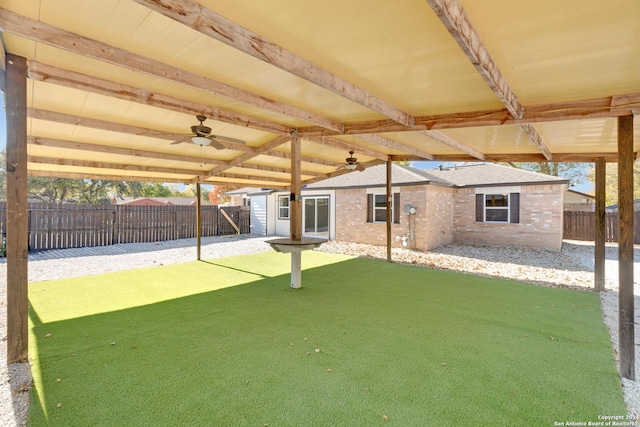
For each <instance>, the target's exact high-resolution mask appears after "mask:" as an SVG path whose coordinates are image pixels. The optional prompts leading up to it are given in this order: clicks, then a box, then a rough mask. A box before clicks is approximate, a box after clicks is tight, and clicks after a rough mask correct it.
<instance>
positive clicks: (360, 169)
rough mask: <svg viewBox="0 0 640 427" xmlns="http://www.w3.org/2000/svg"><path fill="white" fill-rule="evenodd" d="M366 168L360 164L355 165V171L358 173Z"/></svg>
mask: <svg viewBox="0 0 640 427" xmlns="http://www.w3.org/2000/svg"><path fill="white" fill-rule="evenodd" d="M365 169H366V168H365V167H364V166H362V165H361V164H360V163H357V164H356V170H357V171H358V172H362V171H363V170H365Z"/></svg>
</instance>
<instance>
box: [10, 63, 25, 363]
mask: <svg viewBox="0 0 640 427" xmlns="http://www.w3.org/2000/svg"><path fill="white" fill-rule="evenodd" d="M6 84H7V90H6V110H7V165H6V167H7V364H12V363H26V362H28V351H29V327H28V316H29V313H28V299H27V298H28V296H27V289H28V280H29V277H28V272H27V261H28V249H29V248H28V241H27V239H28V229H27V227H28V222H27V60H26V58H23V57H20V56H16V55H12V54H7V56H6Z"/></svg>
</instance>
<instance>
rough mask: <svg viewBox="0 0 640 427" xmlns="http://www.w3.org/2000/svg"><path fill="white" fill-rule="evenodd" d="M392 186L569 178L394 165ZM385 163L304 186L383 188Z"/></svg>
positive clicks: (505, 169)
mask: <svg viewBox="0 0 640 427" xmlns="http://www.w3.org/2000/svg"><path fill="white" fill-rule="evenodd" d="M391 173H392V178H391V179H392V184H393V185H440V186H448V187H481V186H492V185H501V186H502V185H535V184H568V183H569V180H568V179H565V178H559V177H555V176H550V175H545V174H541V173H538V172H532V171H527V170H524V169H518V168H513V167H509V166H502V165H497V164H493V163H478V164H471V165H464V166H455V167H451V168H438V169H431V170H424V169H416V168H412V167H406V166H401V165H399V164H396V163H394V164H393V165H392V172H391ZM386 179H387V171H386V165H384V164H382V165H377V166H372V167H370V168H367V169H365V170H364V171H362V172H349V173H346V174H343V175H340V176H336V177H333V178H329V179H325V180H322V181H319V182H316V183H313V184H309V185H307V186H305V187H304V188H305V189H320V188H322V189H326V188H330V189H339V188H364V187H380V186H384V185H386Z"/></svg>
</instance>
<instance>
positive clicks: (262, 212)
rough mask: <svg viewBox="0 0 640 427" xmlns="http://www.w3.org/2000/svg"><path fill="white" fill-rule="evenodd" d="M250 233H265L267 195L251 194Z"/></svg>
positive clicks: (262, 234)
mask: <svg viewBox="0 0 640 427" xmlns="http://www.w3.org/2000/svg"><path fill="white" fill-rule="evenodd" d="M251 233H253V234H256V235H258V236H266V235H267V196H251Z"/></svg>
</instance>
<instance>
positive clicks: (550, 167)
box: [507, 162, 589, 185]
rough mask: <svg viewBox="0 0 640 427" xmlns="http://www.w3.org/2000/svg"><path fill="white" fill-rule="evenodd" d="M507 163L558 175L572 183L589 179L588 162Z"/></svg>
mask: <svg viewBox="0 0 640 427" xmlns="http://www.w3.org/2000/svg"><path fill="white" fill-rule="evenodd" d="M507 165H509V166H512V167H515V168H518V169H524V170H529V171H532V172H538V173H543V174H545V175H551V176H557V177H560V178H566V179H568V180H569V181H570V182H571V184H570V185H577V184H582V183H583V182H585V181H586V180H587V177H588V175H589V164H588V163H575V162H523V163H519V162H508V163H507Z"/></svg>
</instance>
